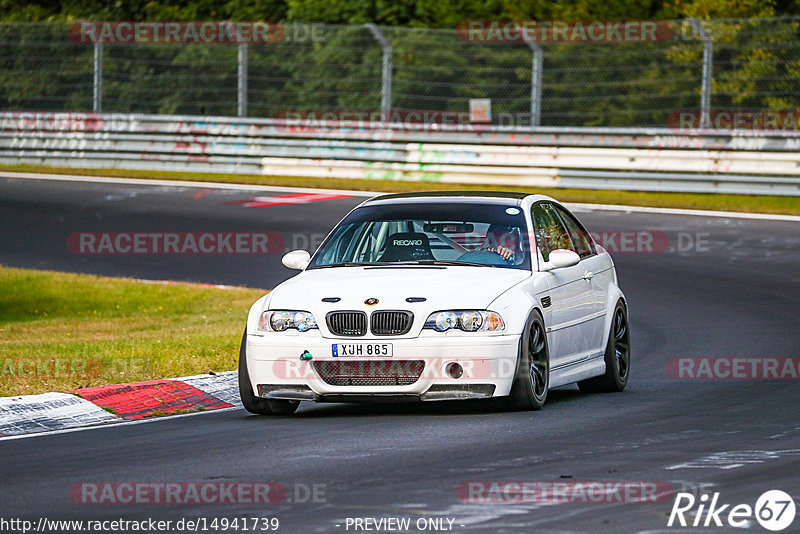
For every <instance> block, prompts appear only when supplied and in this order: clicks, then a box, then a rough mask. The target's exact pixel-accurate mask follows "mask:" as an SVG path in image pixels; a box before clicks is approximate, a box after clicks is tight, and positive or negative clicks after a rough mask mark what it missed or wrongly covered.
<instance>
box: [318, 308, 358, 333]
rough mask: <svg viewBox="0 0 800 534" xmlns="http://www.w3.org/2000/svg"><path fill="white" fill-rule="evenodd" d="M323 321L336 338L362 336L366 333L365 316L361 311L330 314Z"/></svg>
mask: <svg viewBox="0 0 800 534" xmlns="http://www.w3.org/2000/svg"><path fill="white" fill-rule="evenodd" d="M325 320H326V321H327V323H328V330H330V331H331V333H332V334H334V335H337V336H363V335H365V334H366V333H367V314H366V313H364V312H362V311H335V312H330V313H329V314H328V315H327V316H326V317H325Z"/></svg>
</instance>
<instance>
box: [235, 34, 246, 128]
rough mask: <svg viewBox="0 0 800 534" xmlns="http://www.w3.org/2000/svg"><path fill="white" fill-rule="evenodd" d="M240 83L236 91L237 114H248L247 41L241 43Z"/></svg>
mask: <svg viewBox="0 0 800 534" xmlns="http://www.w3.org/2000/svg"><path fill="white" fill-rule="evenodd" d="M237 63H238V65H239V69H238V76H237V79H238V84H237V91H236V102H237V106H236V109H237V113H236V114H237V116H238V117H246V116H247V43H239V56H238V61H237Z"/></svg>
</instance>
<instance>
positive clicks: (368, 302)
mask: <svg viewBox="0 0 800 534" xmlns="http://www.w3.org/2000/svg"><path fill="white" fill-rule="evenodd" d="M377 303H378V299H376V298H375V297H370V298H368V299H367V300H365V301H364V304H366V305H367V306H375V305H376V304H377Z"/></svg>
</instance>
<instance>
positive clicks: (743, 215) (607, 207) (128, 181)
mask: <svg viewBox="0 0 800 534" xmlns="http://www.w3.org/2000/svg"><path fill="white" fill-rule="evenodd" d="M0 178H22V179H29V180H55V181H61V182H90V183H108V184H123V185H150V186H159V187H197V188H207V189H230V190H239V191H270V192H284V193H324V194H331V195H337V194H340V195H341V194H345V195H352V196H357V197H374V196H377V195H384V194H386V193H385V192H379V191H353V190H349V189H317V188H312V187H279V186H271V185H247V184H226V183H220V182H192V181H188V180H148V179H144V178H111V177H104V176H80V175H73V174H36V173H27V172H6V171H0ZM487 187H491V184H487ZM565 204H566V205H568V206H572V207H575V208H582V209H588V210H594V211H624V212H631V213H634V212H638V213H654V214H660V215H689V216H692V217H724V218H728V219H760V220H766V221H789V222H800V216H798V215H779V214H771V213H747V212H738V211H712V210H690V209H679V208H649V207H645V206H625V205H618V204H584V203H576V202H565Z"/></svg>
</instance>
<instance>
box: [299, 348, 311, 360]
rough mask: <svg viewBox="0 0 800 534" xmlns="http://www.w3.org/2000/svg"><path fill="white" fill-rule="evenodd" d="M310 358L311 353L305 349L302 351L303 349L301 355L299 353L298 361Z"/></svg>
mask: <svg viewBox="0 0 800 534" xmlns="http://www.w3.org/2000/svg"><path fill="white" fill-rule="evenodd" d="M311 358H313V356H312V355H311V353H310V352H308V351H307V350H304V351H303V354H301V355H300V361H301V362H305V361H308V360H310V359H311Z"/></svg>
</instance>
